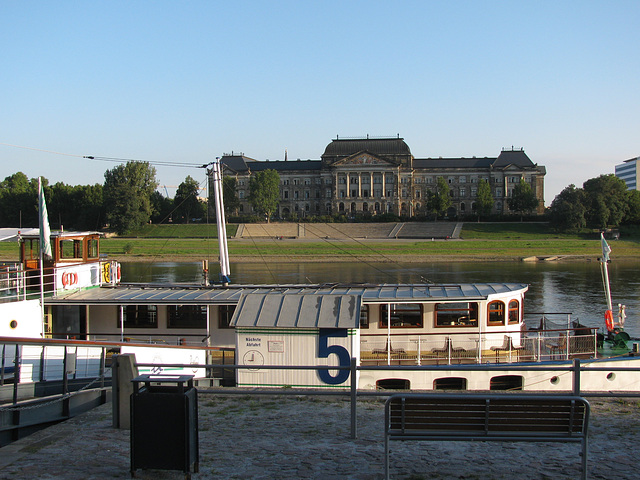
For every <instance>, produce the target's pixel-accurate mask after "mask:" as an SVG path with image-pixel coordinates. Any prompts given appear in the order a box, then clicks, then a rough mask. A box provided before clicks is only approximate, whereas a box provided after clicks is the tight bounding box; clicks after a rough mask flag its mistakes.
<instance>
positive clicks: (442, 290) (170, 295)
mask: <svg viewBox="0 0 640 480" xmlns="http://www.w3.org/2000/svg"><path fill="white" fill-rule="evenodd" d="M528 288H529V286H528V285H527V284H521V283H469V284H319V285H230V286H219V285H214V286H189V285H170V284H162V285H158V284H120V285H118V286H115V287H113V286H108V287H107V286H104V287H99V288H92V289H87V290H79V291H75V292H70V293H62V294H58V295H57V296H56V297H46V298H45V304H65V305H144V304H154V305H161V304H164V305H187V304H191V305H203V304H221V305H224V304H237V303H239V302H240V300H241V298H242V297H243V295H244V296H246V295H258V294H259V295H299V296H301V295H356V296H358V297H360V299H361V302H366V303H386V302H440V301H441V302H444V301H447V302H456V301H459V302H462V301H465V302H466V301H473V300H486V299H487V298H489V297H491V296H494V295H509V294H512V293H516V292H522V293H524V292H526V291H527V290H528Z"/></svg>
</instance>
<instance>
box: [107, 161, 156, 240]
mask: <svg viewBox="0 0 640 480" xmlns="http://www.w3.org/2000/svg"><path fill="white" fill-rule="evenodd" d="M104 179H105V180H104V190H103V196H104V208H105V212H106V219H107V222H109V224H110V226H111V228H112V229H113V230H115V231H116V232H117V233H118V234H124V233H126V232H129V231H131V230H133V229H134V228H139V227H141V226H142V225H144V224H146V223H148V222H149V219H150V218H151V195H153V192H154V191H155V189H156V187H157V186H158V182H156V169H155V168H154V167H152V166H151V165H150V164H149V163H148V162H134V161H131V162H127V163H126V165H118V166H117V167H115V168H113V169H111V170H107V171H106V172H105V174H104Z"/></svg>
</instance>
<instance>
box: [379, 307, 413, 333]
mask: <svg viewBox="0 0 640 480" xmlns="http://www.w3.org/2000/svg"><path fill="white" fill-rule="evenodd" d="M419 327H422V305H421V304H419V303H393V304H391V328H419ZM380 328H387V304H386V303H385V304H383V305H380Z"/></svg>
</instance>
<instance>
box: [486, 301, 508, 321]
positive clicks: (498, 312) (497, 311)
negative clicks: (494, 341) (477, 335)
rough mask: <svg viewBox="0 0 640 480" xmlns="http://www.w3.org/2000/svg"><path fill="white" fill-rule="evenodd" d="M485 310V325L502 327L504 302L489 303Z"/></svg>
mask: <svg viewBox="0 0 640 480" xmlns="http://www.w3.org/2000/svg"><path fill="white" fill-rule="evenodd" d="M487 309H488V310H487V325H504V302H501V301H500V300H495V301H493V302H490V303H489V306H488V307H487Z"/></svg>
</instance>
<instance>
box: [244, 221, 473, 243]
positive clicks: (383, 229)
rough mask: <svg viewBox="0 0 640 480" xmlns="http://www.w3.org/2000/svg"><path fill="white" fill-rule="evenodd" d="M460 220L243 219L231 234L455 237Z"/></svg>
mask: <svg viewBox="0 0 640 480" xmlns="http://www.w3.org/2000/svg"><path fill="white" fill-rule="evenodd" d="M461 230H462V223H452V222H404V223H268V224H267V223H245V224H241V225H239V227H238V231H237V233H236V236H235V238H279V237H282V238H300V239H310V240H312V239H316V238H322V239H327V238H334V239H338V238H341V239H348V238H354V239H376V238H378V239H382V238H399V239H402V238H405V239H412V238H415V239H432V238H435V239H441V238H459V237H460V231H461Z"/></svg>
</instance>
